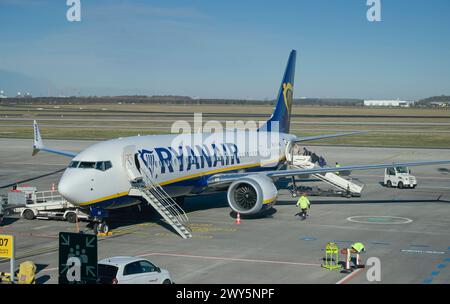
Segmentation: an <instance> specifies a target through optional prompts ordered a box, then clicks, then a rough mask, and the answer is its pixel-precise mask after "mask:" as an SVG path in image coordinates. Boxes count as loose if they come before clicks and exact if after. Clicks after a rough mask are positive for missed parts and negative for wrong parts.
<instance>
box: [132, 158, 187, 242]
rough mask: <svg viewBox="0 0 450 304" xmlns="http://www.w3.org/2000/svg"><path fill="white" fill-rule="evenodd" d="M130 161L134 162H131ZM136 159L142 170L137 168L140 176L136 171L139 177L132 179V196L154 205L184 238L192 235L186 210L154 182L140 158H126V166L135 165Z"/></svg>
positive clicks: (135, 174) (135, 173)
mask: <svg viewBox="0 0 450 304" xmlns="http://www.w3.org/2000/svg"><path fill="white" fill-rule="evenodd" d="M128 161H130V162H132V163H131V164H130V163H128ZM135 161H138V162H139V167H140V170H137V168H136V167H135V168H134V169H136V171H138V172H139V173H140V174H139V175H140V177H137V176H138V174H137V172H136V171H135V172H134V174H133V176H135V177H137V178H135V179H134V180H133V181H131V184H132V186H133V187H132V188H131V189H130V191H129V195H130V196H139V197H142V198H143V199H144V200H145V201H146V202H147V203H148V204H149V205H150V206H152V207H153V208H154V209H155V210H156V211H157V212H158V213H159V214H160V215H161V216H162V217H163V218H164V220H165V221H166V222H167V223H168V224H169V225H170V226H172V228H173V229H175V231H176V232H177V233H178V234H179V235H180V236H181V237H182V238H184V239H188V238H191V237H192V234H191V232H190V229H189V227H188V225H187V224H188V222H189V219H188V217H187V215H186V213H185V212H184V210H183V209H182V208H181V207H180V206H179V205H178V204H177V203H176V202H175V200H174V199H173V198H172V197H170V196H169V195H168V194H167V192H166V191H165V190H164V189H163V188H162V187H161V186H160V185H158V184H156V183H154V182H153V180H152V178H151V177H150V176H149V175H148V174H147V172H146V167H145V165H144V164H142V162H141V160H139V159H134V155H133V159H128V160H126V162H127V163H126V166H127V168H128V169H129V171H130V168H131V167H129V166H132V167H133V166H134V163H135Z"/></svg>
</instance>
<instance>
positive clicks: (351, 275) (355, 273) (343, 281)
mask: <svg viewBox="0 0 450 304" xmlns="http://www.w3.org/2000/svg"><path fill="white" fill-rule="evenodd" d="M363 269H364V268H359V269H357V270H355V271H353V272H352V273H350V274H348V275H346V276H345V277H343V278H342V279H340V280H339V281H337V282H336V284H345V283H347V282H348V281H350V280H351V279H353V278H354V277H355V276H356V275H357V274H359V273H360V272H362V270H363Z"/></svg>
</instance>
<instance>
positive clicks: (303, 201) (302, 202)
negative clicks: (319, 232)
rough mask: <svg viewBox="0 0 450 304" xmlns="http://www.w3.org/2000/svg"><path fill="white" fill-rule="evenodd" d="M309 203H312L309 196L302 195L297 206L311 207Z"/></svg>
mask: <svg viewBox="0 0 450 304" xmlns="http://www.w3.org/2000/svg"><path fill="white" fill-rule="evenodd" d="M309 205H310V203H309V200H308V198H307V197H306V196H303V195H302V196H301V197H300V198H299V199H298V202H297V207H300V208H301V209H308V208H309Z"/></svg>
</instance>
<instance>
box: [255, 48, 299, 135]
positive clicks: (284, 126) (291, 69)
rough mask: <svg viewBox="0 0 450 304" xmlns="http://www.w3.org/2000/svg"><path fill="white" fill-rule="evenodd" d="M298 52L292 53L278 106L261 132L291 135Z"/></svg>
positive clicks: (279, 94)
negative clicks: (290, 127)
mask: <svg viewBox="0 0 450 304" xmlns="http://www.w3.org/2000/svg"><path fill="white" fill-rule="evenodd" d="M296 57H297V52H296V51H295V50H292V51H291V54H290V55H289V60H288V63H287V66H286V71H285V72H284V76H283V81H282V82H281V86H280V91H279V92H278V98H277V104H276V106H275V110H274V112H273V114H272V116H271V117H270V118H269V120H268V121H267V122H266V123H265V124H264V125H263V126H262V127H261V128H260V130H261V131H269V132H270V131H274V132H275V131H277V130H276V129H277V125H278V132H282V133H289V126H290V122H291V108H292V101H293V99H292V98H293V94H294V76H295V59H296Z"/></svg>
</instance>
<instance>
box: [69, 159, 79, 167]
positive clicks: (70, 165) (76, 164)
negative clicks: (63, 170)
mask: <svg viewBox="0 0 450 304" xmlns="http://www.w3.org/2000/svg"><path fill="white" fill-rule="evenodd" d="M79 163H80V162H78V161H71V162H70V164H69V168H77V167H78V164H79Z"/></svg>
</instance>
